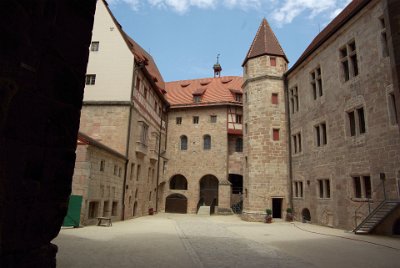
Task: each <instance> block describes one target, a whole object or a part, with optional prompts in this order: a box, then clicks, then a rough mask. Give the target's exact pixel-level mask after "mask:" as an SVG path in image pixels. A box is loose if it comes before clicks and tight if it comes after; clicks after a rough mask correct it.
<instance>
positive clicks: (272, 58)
mask: <svg viewBox="0 0 400 268" xmlns="http://www.w3.org/2000/svg"><path fill="white" fill-rule="evenodd" d="M269 61H270V64H271V66H274V67H275V66H276V58H275V57H270V58H269Z"/></svg>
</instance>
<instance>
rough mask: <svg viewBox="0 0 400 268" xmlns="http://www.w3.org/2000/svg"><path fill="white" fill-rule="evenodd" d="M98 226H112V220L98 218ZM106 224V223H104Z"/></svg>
mask: <svg viewBox="0 0 400 268" xmlns="http://www.w3.org/2000/svg"><path fill="white" fill-rule="evenodd" d="M97 220H98V222H97V226H107V227H110V226H112V222H111V218H108V217H97ZM103 222H104V223H103Z"/></svg>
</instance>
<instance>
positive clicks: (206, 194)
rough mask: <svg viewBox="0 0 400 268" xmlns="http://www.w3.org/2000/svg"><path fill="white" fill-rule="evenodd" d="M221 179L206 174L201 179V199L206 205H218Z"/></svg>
mask: <svg viewBox="0 0 400 268" xmlns="http://www.w3.org/2000/svg"><path fill="white" fill-rule="evenodd" d="M218 187H219V181H218V179H217V177H215V176H214V175H206V176H204V177H203V178H201V180H200V200H202V201H203V202H202V203H203V204H201V205H205V206H218Z"/></svg>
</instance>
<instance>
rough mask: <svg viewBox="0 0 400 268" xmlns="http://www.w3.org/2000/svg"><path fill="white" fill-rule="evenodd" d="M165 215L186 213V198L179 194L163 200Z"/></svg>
mask: <svg viewBox="0 0 400 268" xmlns="http://www.w3.org/2000/svg"><path fill="white" fill-rule="evenodd" d="M165 212H166V213H182V214H186V213H187V198H186V196H184V195H181V194H171V195H169V196H168V197H167V199H166V200H165Z"/></svg>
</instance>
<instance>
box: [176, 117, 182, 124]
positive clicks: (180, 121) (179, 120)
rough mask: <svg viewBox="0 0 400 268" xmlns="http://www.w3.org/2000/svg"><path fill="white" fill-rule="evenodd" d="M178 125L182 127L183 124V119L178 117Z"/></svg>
mask: <svg viewBox="0 0 400 268" xmlns="http://www.w3.org/2000/svg"><path fill="white" fill-rule="evenodd" d="M176 124H177V125H181V124H182V117H177V118H176Z"/></svg>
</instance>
